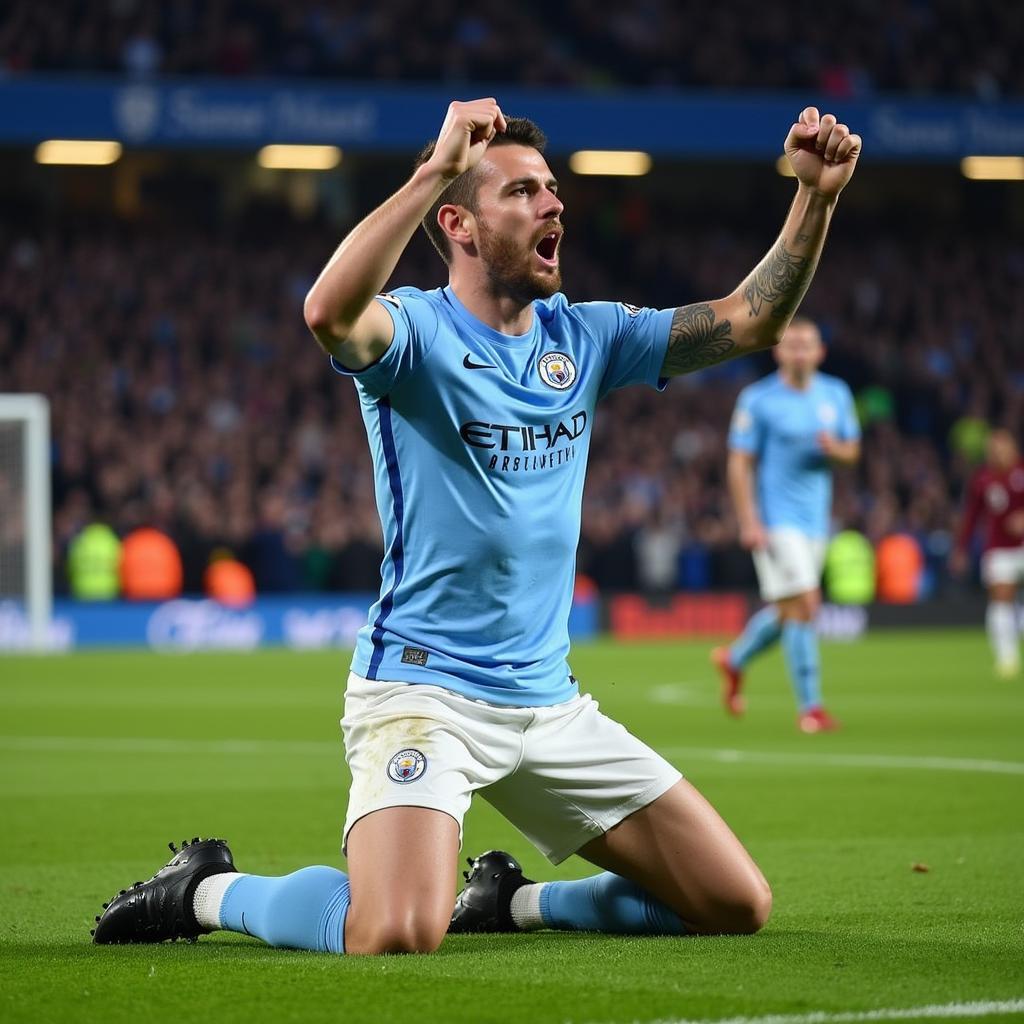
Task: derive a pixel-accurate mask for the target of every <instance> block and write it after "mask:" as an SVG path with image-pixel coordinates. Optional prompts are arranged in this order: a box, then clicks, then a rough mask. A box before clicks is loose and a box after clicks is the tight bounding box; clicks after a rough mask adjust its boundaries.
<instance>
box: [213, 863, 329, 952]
mask: <svg viewBox="0 0 1024 1024" xmlns="http://www.w3.org/2000/svg"><path fill="white" fill-rule="evenodd" d="M348 905H349V892H348V875H346V874H345V873H344V872H343V871H338V870H337V868H329V867H325V866H324V865H319V866H317V867H311V868H302V869H301V870H299V871H293V872H292V873H291V874H290V875H283V876H282V877H280V878H265V877H263V876H261V875H242V877H241V878H239V879H237V880H236V881H234V882H232V883H231V885H230V886H229V887H228V889H227V892H225V894H224V901H223V903H221V907H220V923H221V927H222V928H226V929H227V930H228V931H232V932H241V933H242V934H243V935H254V936H256V938H258V939H262V940H263V941H264V942H266V943H267V944H268V945H270V946H284V947H286V948H288V949H312V950H316V951H317V952H318V953H344V952H345V916H346V914H347V913H348Z"/></svg>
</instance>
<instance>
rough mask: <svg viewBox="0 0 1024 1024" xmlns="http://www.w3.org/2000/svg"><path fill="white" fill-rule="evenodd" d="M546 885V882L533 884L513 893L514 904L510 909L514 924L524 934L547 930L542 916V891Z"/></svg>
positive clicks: (523, 886) (521, 887)
mask: <svg viewBox="0 0 1024 1024" xmlns="http://www.w3.org/2000/svg"><path fill="white" fill-rule="evenodd" d="M546 884H547V883H546V882H531V883H529V884H528V885H521V886H519V888H518V889H516V891H515V892H514V893H512V904H511V906H510V907H509V913H510V914H511V915H512V923H513V924H514V925H515V926H516V927H517V928H521V929H522V930H523V931H524V932H532V931H536V930H537V929H538V928H547V925H546V924H545V923H544V918H543V917H541V916H540V891H541V889H543V888H544V886H545V885H546Z"/></svg>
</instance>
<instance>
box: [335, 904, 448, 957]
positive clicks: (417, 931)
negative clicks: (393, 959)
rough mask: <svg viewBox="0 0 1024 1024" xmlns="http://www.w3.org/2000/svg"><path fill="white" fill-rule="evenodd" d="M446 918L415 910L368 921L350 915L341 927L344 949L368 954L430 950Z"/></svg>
mask: <svg viewBox="0 0 1024 1024" xmlns="http://www.w3.org/2000/svg"><path fill="white" fill-rule="evenodd" d="M448 922H449V917H448V916H445V917H443V918H442V917H439V916H438V915H437V914H429V913H424V912H418V911H416V910H415V909H412V908H410V910H409V911H407V912H405V913H395V914H378V915H376V916H375V917H373V918H371V919H369V920H363V919H362V918H361V917H358V916H355V917H350V920H349V922H348V926H347V927H346V929H345V952H346V953H352V954H356V955H359V954H363V955H368V956H373V955H377V954H380V953H433V952H434V950H436V949H437V947H438V946H440V945H441V942H442V941H443V940H444V937H445V934H446V932H447V931H448Z"/></svg>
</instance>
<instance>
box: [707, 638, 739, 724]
mask: <svg viewBox="0 0 1024 1024" xmlns="http://www.w3.org/2000/svg"><path fill="white" fill-rule="evenodd" d="M711 664H712V665H714V666H715V668H717V669H718V671H719V673H720V674H721V676H722V706H723V707H724V708H725V710H726V713H727V714H730V715H732V716H734V717H735V718H739V716H740V715H742V714H743V712H744V711H746V710H747V702H746V700H744V698H743V694H742V693H740V690H741V689H742V688H743V672H742V670H741V669H738V668H734V667H733V664H732V662H731V661H730V660H729V648H728V647H716V648H715V649H714V650H713V651H712V652H711Z"/></svg>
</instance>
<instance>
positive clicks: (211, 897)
mask: <svg viewBox="0 0 1024 1024" xmlns="http://www.w3.org/2000/svg"><path fill="white" fill-rule="evenodd" d="M242 875H243V872H241V871H222V872H221V873H220V874H218V875H210V877H209V878H204V879H203V880H202V881H201V882H200V883H199V885H198V886H197V887H196V892H195V895H194V896H193V897H192V910H193V912H194V913H195V915H196V920H197V921H198V922H199V923H200V924H201V925H202V926H203V927H204V928H210V929H216V928H219V927H220V906H221V904H222V903H223V902H224V894H225V893H226V892H227V891H228V889H229V888H230V886H231V884H232V883H233V882H236V881H237V880H238V879H239V878H241V877H242Z"/></svg>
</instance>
